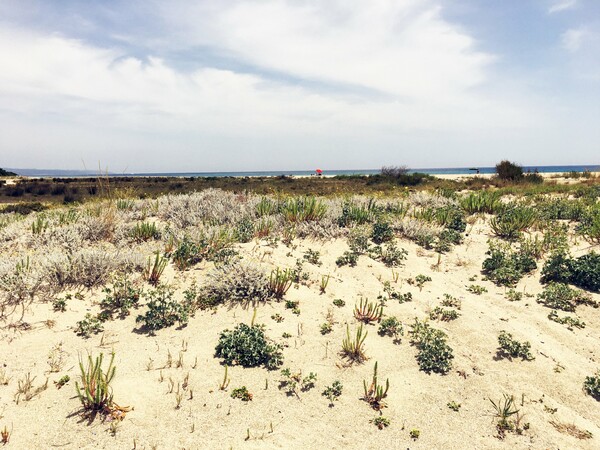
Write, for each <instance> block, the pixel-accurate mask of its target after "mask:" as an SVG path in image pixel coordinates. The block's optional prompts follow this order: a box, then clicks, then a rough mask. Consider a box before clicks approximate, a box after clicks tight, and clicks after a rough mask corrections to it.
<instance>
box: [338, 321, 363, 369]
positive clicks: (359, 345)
mask: <svg viewBox="0 0 600 450" xmlns="http://www.w3.org/2000/svg"><path fill="white" fill-rule="evenodd" d="M367 334H368V332H367V331H364V329H363V325H362V324H361V325H360V326H359V327H358V328H357V329H356V334H355V336H354V337H351V336H350V326H349V325H346V337H345V338H344V340H343V341H342V354H343V355H344V356H346V357H347V358H349V359H350V360H351V361H355V362H358V363H362V362H363V361H365V360H366V359H367V355H366V354H365V339H366V338H367Z"/></svg>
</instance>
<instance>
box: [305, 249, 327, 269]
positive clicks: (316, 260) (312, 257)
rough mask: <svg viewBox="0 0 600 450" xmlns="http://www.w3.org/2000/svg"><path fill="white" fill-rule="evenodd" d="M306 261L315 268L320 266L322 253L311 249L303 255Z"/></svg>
mask: <svg viewBox="0 0 600 450" xmlns="http://www.w3.org/2000/svg"><path fill="white" fill-rule="evenodd" d="M303 258H304V260H305V261H308V262H309V263H310V264H314V265H315V266H320V265H321V264H322V263H321V259H320V258H321V252H318V251H316V250H313V249H311V248H309V249H308V250H306V252H305V253H304V255H303Z"/></svg>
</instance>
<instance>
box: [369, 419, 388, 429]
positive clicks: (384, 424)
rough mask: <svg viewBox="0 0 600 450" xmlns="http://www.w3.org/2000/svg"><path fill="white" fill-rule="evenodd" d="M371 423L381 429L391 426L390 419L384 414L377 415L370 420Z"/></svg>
mask: <svg viewBox="0 0 600 450" xmlns="http://www.w3.org/2000/svg"><path fill="white" fill-rule="evenodd" d="M369 422H370V423H372V424H373V425H375V426H376V427H377V428H379V429H380V430H383V429H384V428H386V427H389V426H390V420H389V419H387V418H386V417H383V416H377V417H375V418H374V419H371V420H369Z"/></svg>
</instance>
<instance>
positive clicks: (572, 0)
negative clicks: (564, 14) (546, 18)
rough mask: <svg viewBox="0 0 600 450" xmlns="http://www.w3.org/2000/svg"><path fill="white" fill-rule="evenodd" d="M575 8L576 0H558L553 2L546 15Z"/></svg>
mask: <svg viewBox="0 0 600 450" xmlns="http://www.w3.org/2000/svg"><path fill="white" fill-rule="evenodd" d="M575 6H577V0H560V1H558V2H554V4H553V5H552V6H550V8H549V9H548V14H554V13H557V12H561V11H566V10H568V9H573V8H574V7H575Z"/></svg>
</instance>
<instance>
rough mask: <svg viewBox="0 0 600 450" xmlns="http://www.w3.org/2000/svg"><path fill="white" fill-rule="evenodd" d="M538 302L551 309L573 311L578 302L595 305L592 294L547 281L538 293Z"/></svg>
mask: <svg viewBox="0 0 600 450" xmlns="http://www.w3.org/2000/svg"><path fill="white" fill-rule="evenodd" d="M537 301H538V303H541V304H542V305H544V306H547V307H548V308H552V309H560V310H561V311H567V312H574V311H575V308H576V307H577V305H579V304H589V305H593V306H597V304H596V303H595V302H594V301H593V300H592V296H591V295H590V294H588V293H586V292H583V291H579V290H577V289H573V288H571V287H569V286H568V285H566V284H563V283H555V282H552V283H549V284H548V285H547V286H546V287H545V288H544V290H543V291H542V292H541V293H540V294H538V298H537Z"/></svg>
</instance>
